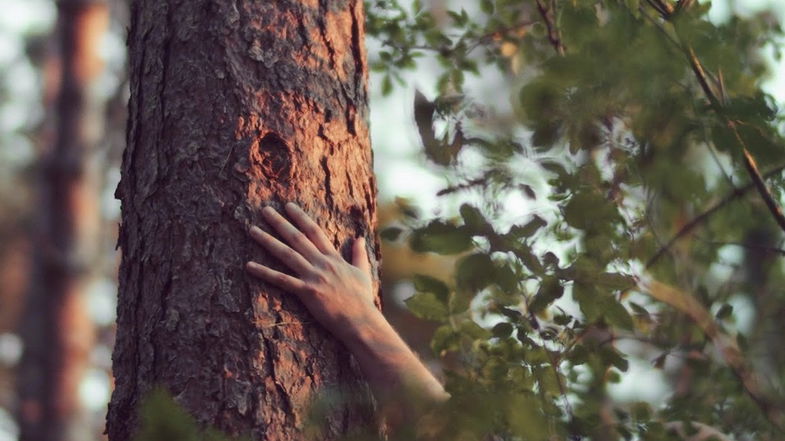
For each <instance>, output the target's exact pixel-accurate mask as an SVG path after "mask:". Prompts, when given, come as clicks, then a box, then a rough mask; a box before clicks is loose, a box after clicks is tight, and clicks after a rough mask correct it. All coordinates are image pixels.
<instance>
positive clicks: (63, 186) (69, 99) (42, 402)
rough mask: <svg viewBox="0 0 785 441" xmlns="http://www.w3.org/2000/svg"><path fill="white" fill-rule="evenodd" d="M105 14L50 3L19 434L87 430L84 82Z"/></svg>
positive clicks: (88, 212) (89, 193)
mask: <svg viewBox="0 0 785 441" xmlns="http://www.w3.org/2000/svg"><path fill="white" fill-rule="evenodd" d="M107 23H108V8H107V5H106V3H104V2H96V1H79V0H71V1H69V0H64V1H61V2H59V3H58V26H57V31H56V36H57V38H56V40H55V41H58V42H59V43H60V44H59V48H58V49H59V51H58V52H57V56H56V57H54V59H55V60H57V61H58V62H59V63H55V64H56V65H57V66H58V67H59V69H55V72H59V78H58V80H57V81H55V82H54V84H55V85H56V87H53V88H52V89H53V90H56V91H57V92H56V96H57V97H56V101H55V103H54V106H52V110H53V111H55V112H56V118H55V119H54V120H55V121H56V123H55V124H54V125H53V127H54V136H53V142H52V143H51V144H50V145H46V146H44V148H43V150H42V152H41V153H40V155H41V159H40V161H39V167H38V170H39V173H38V180H39V182H38V185H39V187H38V201H37V205H38V207H39V208H38V209H37V211H36V213H35V217H36V230H35V231H34V233H33V243H34V245H33V249H34V250H35V251H34V253H35V255H34V257H33V261H32V268H31V271H30V279H29V280H30V281H29V288H28V292H27V295H26V300H25V301H26V312H25V317H24V320H23V321H22V328H21V331H20V334H21V336H22V339H23V343H24V353H23V356H22V359H21V362H20V365H19V368H18V374H17V377H16V378H17V388H18V410H17V412H18V422H19V428H20V439H22V440H30V441H46V440H68V439H74V440H75V439H84V437H85V436H89V434H90V428H89V426H88V425H87V424H86V420H85V413H84V410H83V409H82V407H81V404H80V399H79V385H80V382H81V381H82V379H83V376H84V373H85V369H86V367H87V364H88V356H89V351H90V349H91V344H92V333H93V329H92V324H91V322H90V319H89V317H88V316H87V311H86V308H85V300H86V299H85V290H86V288H87V284H88V283H89V281H90V276H91V272H92V270H91V268H92V267H91V264H92V262H91V259H94V258H95V252H96V247H97V236H98V219H99V215H98V208H97V205H98V196H97V191H96V189H97V183H96V174H95V163H94V162H93V160H94V156H93V155H92V154H93V150H94V147H95V143H96V141H97V139H98V136H99V135H100V130H99V129H100V126H101V119H100V111H99V107H98V101H97V100H96V97H95V95H94V91H95V90H94V85H93V81H94V80H95V79H96V78H97V77H98V74H99V73H100V72H101V70H102V61H101V59H100V57H99V56H98V43H99V42H100V37H101V36H102V34H103V33H104V32H105V30H106V26H107ZM47 84H49V85H51V82H48V83H47Z"/></svg>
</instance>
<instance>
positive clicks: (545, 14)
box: [537, 0, 567, 56]
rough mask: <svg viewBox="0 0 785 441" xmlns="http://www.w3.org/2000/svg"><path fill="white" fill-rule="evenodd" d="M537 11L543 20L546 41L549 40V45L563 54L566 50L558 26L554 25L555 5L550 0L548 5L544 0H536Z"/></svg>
mask: <svg viewBox="0 0 785 441" xmlns="http://www.w3.org/2000/svg"><path fill="white" fill-rule="evenodd" d="M537 11H538V12H539V13H540V16H541V17H542V20H543V21H544V22H545V28H546V29H547V31H548V41H550V43H551V45H552V46H553V48H554V49H556V52H558V53H559V55H561V56H564V54H565V53H566V51H567V48H566V47H565V46H564V43H563V42H562V41H561V35H560V33H559V28H558V27H556V22H555V17H554V12H555V11H556V5H555V4H554V2H553V1H552V0H551V2H550V7H548V6H546V5H545V2H544V0H537Z"/></svg>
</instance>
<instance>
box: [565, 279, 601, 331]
mask: <svg viewBox="0 0 785 441" xmlns="http://www.w3.org/2000/svg"><path fill="white" fill-rule="evenodd" d="M599 296H600V294H599V293H598V292H597V290H596V288H595V287H594V286H593V285H589V284H586V283H582V282H578V281H576V282H575V283H574V284H573V287H572V298H573V300H575V301H576V302H578V306H580V308H581V312H582V313H583V315H584V316H585V317H586V321H587V322H590V323H591V322H594V321H596V320H597V319H599V318H600V317H601V316H602V307H601V306H600V304H601V302H600V300H601V299H600V298H599Z"/></svg>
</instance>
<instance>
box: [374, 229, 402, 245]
mask: <svg viewBox="0 0 785 441" xmlns="http://www.w3.org/2000/svg"><path fill="white" fill-rule="evenodd" d="M401 233H403V229H401V228H398V227H387V228H385V229H383V230H382V231H381V233H379V236H381V238H382V239H384V240H388V241H390V242H393V241H395V240H396V239H398V236H400V235H401Z"/></svg>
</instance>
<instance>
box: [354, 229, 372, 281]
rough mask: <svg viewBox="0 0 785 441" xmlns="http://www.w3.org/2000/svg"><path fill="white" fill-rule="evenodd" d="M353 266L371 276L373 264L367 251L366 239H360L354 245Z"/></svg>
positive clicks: (355, 240)
mask: <svg viewBox="0 0 785 441" xmlns="http://www.w3.org/2000/svg"><path fill="white" fill-rule="evenodd" d="M352 265H354V266H356V267H357V268H360V269H361V270H363V272H364V273H366V274H370V272H371V262H370V261H369V260H368V251H367V250H366V249H365V238H364V237H358V238H356V239H354V243H353V244H352Z"/></svg>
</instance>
